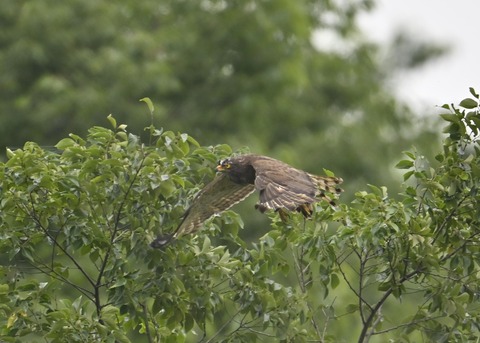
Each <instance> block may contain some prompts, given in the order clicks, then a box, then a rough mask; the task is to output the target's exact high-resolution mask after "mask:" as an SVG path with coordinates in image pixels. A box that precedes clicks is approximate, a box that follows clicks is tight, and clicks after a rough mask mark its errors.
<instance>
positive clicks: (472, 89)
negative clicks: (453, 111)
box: [468, 87, 479, 99]
mask: <svg viewBox="0 0 480 343" xmlns="http://www.w3.org/2000/svg"><path fill="white" fill-rule="evenodd" d="M468 90H469V91H470V94H472V95H473V96H474V97H475V98H476V99H479V95H478V93H477V92H475V88H473V87H470V88H468Z"/></svg>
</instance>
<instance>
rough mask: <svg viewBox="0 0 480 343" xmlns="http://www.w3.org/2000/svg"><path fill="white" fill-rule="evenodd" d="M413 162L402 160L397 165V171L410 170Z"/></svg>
mask: <svg viewBox="0 0 480 343" xmlns="http://www.w3.org/2000/svg"><path fill="white" fill-rule="evenodd" d="M413 165H414V164H413V161H411V160H401V161H400V162H398V163H397V164H396V165H395V168H397V169H410V168H412V167H413Z"/></svg>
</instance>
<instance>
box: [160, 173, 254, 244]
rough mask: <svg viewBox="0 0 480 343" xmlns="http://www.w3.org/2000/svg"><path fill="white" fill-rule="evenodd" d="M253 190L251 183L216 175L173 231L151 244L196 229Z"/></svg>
mask: <svg viewBox="0 0 480 343" xmlns="http://www.w3.org/2000/svg"><path fill="white" fill-rule="evenodd" d="M254 190H255V186H254V185H252V184H237V183H234V182H232V181H231V180H230V178H229V177H228V175H226V174H223V173H222V174H219V175H217V176H216V177H215V178H214V179H213V180H212V181H211V182H210V183H209V184H207V185H206V186H205V187H204V188H203V189H202V190H201V191H200V192H199V193H198V194H197V195H196V197H195V199H194V200H193V202H192V204H191V205H190V207H189V208H188V210H187V211H186V212H185V215H184V217H183V220H182V222H181V223H180V225H179V226H178V227H177V229H176V230H175V231H174V233H173V234H169V235H165V236H159V237H157V239H155V240H154V241H153V242H152V243H151V246H152V247H154V248H161V247H163V246H165V245H167V244H168V243H169V242H170V241H171V240H172V239H175V238H177V237H178V236H180V235H183V234H188V233H193V232H195V231H197V230H198V229H200V227H201V226H202V224H203V223H204V222H205V221H206V220H207V219H208V218H210V217H212V216H213V215H215V214H219V213H222V212H223V211H226V210H228V209H229V208H230V207H232V206H233V205H235V204H236V203H238V202H240V201H242V200H243V199H245V198H246V197H247V196H249V195H250V194H251V193H252V192H253V191H254Z"/></svg>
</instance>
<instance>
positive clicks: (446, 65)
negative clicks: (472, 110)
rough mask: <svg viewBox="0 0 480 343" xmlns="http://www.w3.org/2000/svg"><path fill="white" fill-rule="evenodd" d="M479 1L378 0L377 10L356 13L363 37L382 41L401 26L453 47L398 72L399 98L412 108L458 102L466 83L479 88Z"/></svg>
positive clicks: (461, 97)
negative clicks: (445, 53)
mask: <svg viewBox="0 0 480 343" xmlns="http://www.w3.org/2000/svg"><path fill="white" fill-rule="evenodd" d="M479 19H480V1H478V0H455V1H453V0H435V1H433V0H403V1H394V0H377V5H376V8H375V9H374V10H373V11H372V12H370V13H369V14H365V15H362V16H361V17H360V27H361V28H362V29H363V31H364V32H365V34H366V35H367V37H369V38H371V39H372V40H374V41H377V42H386V41H388V40H389V38H391V37H392V35H393V34H394V33H395V31H397V30H398V29H399V28H405V29H407V32H410V33H412V34H415V35H418V36H419V37H421V38H422V39H426V40H428V39H432V40H433V41H435V42H440V43H446V44H447V45H449V46H451V52H450V54H449V55H448V56H446V57H443V58H441V59H439V60H437V61H433V62H432V63H430V64H428V65H426V66H425V67H423V68H420V69H418V70H416V71H415V72H414V73H406V74H403V75H401V76H400V77H399V78H398V79H397V80H396V82H395V89H396V93H397V94H398V96H399V97H400V98H402V99H405V100H406V101H408V102H409V103H410V104H411V105H413V106H414V107H417V106H419V107H422V108H425V107H426V108H427V109H428V108H431V109H432V110H434V107H435V106H439V105H443V104H444V103H452V102H453V103H458V102H460V100H462V99H463V98H465V97H468V96H469V91H468V88H469V87H474V88H475V89H476V91H477V93H479V92H480V24H479Z"/></svg>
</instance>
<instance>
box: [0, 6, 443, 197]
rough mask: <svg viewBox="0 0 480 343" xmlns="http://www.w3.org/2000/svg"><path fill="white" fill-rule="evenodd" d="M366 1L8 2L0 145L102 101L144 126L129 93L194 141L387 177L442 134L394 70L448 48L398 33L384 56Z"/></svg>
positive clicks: (102, 110) (96, 108)
mask: <svg viewBox="0 0 480 343" xmlns="http://www.w3.org/2000/svg"><path fill="white" fill-rule="evenodd" d="M373 5H374V2H373V1H371V0H356V1H350V2H347V3H346V2H344V1H338V0H337V1H326V0H315V1H314V0H302V1H294V2H293V1H247V2H246V1H228V2H227V1H217V0H207V1H177V0H175V1H156V0H146V1H141V2H137V1H132V0H124V1H121V2H116V3H111V2H107V1H97V0H69V1H66V2H61V3H59V2H56V1H52V0H44V1H28V0H23V1H21V0H20V1H12V0H8V1H5V2H4V3H3V4H2V11H1V13H0V32H1V33H0V48H1V49H0V68H1V72H0V88H1V89H2V92H0V114H1V115H0V137H1V141H0V146H20V145H23V142H24V141H26V140H33V141H36V142H38V143H40V144H44V145H51V144H54V143H55V142H56V141H58V139H60V138H61V137H64V135H65V134H66V133H68V132H76V133H79V134H82V133H84V131H85V130H86V129H87V128H89V127H91V126H93V125H99V124H100V125H103V124H104V122H105V117H106V116H107V115H108V114H109V113H113V114H114V115H115V116H116V117H117V118H118V119H119V120H120V121H122V122H127V123H128V124H129V126H130V129H131V130H133V131H134V132H139V133H140V132H141V131H142V128H143V127H144V126H146V125H147V124H148V122H149V119H148V118H147V116H146V115H145V114H144V113H145V111H144V108H143V107H142V106H141V104H139V103H137V100H138V99H140V98H143V97H145V96H148V97H150V98H152V99H153V100H154V102H155V103H156V105H157V106H156V107H157V112H156V118H155V125H156V126H163V127H166V128H168V129H173V130H178V131H181V132H188V133H190V134H192V135H194V136H195V137H197V138H198V139H199V141H200V143H201V144H204V145H210V144H212V145H214V144H218V143H219V142H225V143H229V144H230V145H232V146H233V147H234V148H240V147H243V146H249V147H250V149H251V150H252V151H255V152H259V153H262V154H268V155H272V156H275V157H277V158H281V159H283V160H286V161H287V162H290V163H292V164H294V165H296V166H298V167H302V168H304V169H307V170H310V171H312V172H318V173H320V172H321V168H323V167H325V166H328V168H329V169H332V170H335V171H336V172H337V173H338V174H339V175H342V177H344V178H345V179H346V180H349V182H348V185H349V186H350V187H351V189H356V188H358V187H359V186H360V185H364V184H365V183H373V182H375V183H376V184H386V185H390V180H391V170H392V169H391V168H390V167H391V164H392V158H393V157H394V156H395V157H396V156H398V153H399V152H400V151H401V150H403V149H408V148H409V147H410V146H411V145H412V143H419V145H421V146H424V147H425V148H426V149H427V150H428V148H429V147H431V146H432V144H431V143H432V142H435V141H436V136H435V134H434V133H432V132H435V130H432V131H430V130H431V129H432V125H431V123H428V125H419V122H421V121H422V120H424V119H420V118H418V117H417V116H414V115H413V114H412V113H411V111H410V110H409V108H408V107H407V106H406V105H405V104H402V103H399V102H398V101H397V100H395V98H394V96H393V94H392V91H391V89H390V88H389V79H390V77H391V76H392V75H393V74H394V73H395V70H396V69H397V68H415V67H418V66H419V65H421V64H422V63H426V62H428V61H429V60H430V59H431V58H432V57H435V56H439V55H441V54H442V53H443V52H444V50H443V49H441V48H439V47H435V46H432V45H428V44H424V43H423V42H417V41H412V40H408V39H401V40H400V41H401V43H402V44H400V45H399V46H400V48H399V49H396V50H395V49H394V50H391V51H392V52H393V53H391V54H390V56H396V58H389V63H382V62H381V56H382V54H380V53H379V52H380V51H381V48H380V47H378V46H375V45H374V44H372V43H371V42H369V41H368V39H367V38H366V37H364V36H362V35H361V33H360V32H359V31H358V28H357V26H356V18H357V15H358V14H359V13H360V12H361V11H366V10H369V9H371V8H372V6H373ZM324 35H329V36H330V37H334V39H333V41H334V42H335V43H334V45H332V43H327V42H326V41H325V40H322V39H321V38H320V39H319V38H318V37H322V36H324ZM399 37H401V36H399ZM330 41H332V40H330ZM394 46H395V45H394ZM409 47H412V49H409ZM419 56H420V57H419ZM409 61H410V62H409ZM437 131H438V130H437ZM425 142H428V144H424V143H425ZM366 151H367V152H368V154H365V152H366ZM425 152H426V153H428V151H425ZM307 156H308V158H307ZM353 161H354V162H353ZM347 187H348V186H347Z"/></svg>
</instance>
